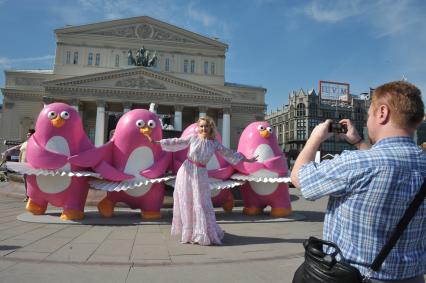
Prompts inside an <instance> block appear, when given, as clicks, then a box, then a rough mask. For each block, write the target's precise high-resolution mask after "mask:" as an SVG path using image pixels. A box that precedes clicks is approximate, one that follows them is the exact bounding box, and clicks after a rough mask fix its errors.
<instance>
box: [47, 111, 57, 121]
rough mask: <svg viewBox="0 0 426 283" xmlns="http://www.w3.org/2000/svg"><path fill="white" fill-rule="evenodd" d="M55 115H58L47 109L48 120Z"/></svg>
mask: <svg viewBox="0 0 426 283" xmlns="http://www.w3.org/2000/svg"><path fill="white" fill-rule="evenodd" d="M56 116H58V115H57V114H56V112H55V111H49V113H47V118H49V119H50V120H53V119H55V118H56Z"/></svg>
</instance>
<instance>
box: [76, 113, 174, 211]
mask: <svg viewBox="0 0 426 283" xmlns="http://www.w3.org/2000/svg"><path fill="white" fill-rule="evenodd" d="M147 136H150V138H151V139H152V140H160V139H161V138H162V129H161V124H160V120H159V119H158V117H157V115H156V114H154V113H152V112H150V111H148V110H145V109H134V110H131V111H129V112H127V113H125V114H124V115H123V116H122V117H121V118H120V120H119V121H118V123H117V127H116V128H115V131H114V136H113V137H112V139H111V140H110V142H108V143H107V144H105V145H103V146H101V147H99V148H96V149H94V150H90V151H88V152H83V153H81V154H79V155H76V156H73V157H71V158H70V162H71V163H75V164H79V165H80V166H85V167H92V168H93V169H94V170H95V171H96V172H98V173H100V174H101V176H102V177H103V178H105V179H106V180H109V181H113V182H122V181H134V183H137V182H138V181H146V180H148V182H145V183H144V184H142V185H140V186H134V187H133V188H130V189H128V190H121V191H111V192H108V193H107V196H106V197H105V198H104V199H103V200H102V201H100V202H99V204H98V210H99V213H100V214H101V215H102V216H103V217H107V218H108V217H112V215H113V213H114V207H115V205H116V203H117V202H123V203H126V204H127V205H128V206H129V207H130V208H132V209H136V208H139V209H140V210H141V216H142V218H143V219H158V218H160V217H161V213H160V209H161V207H162V205H163V200H164V184H162V183H152V182H149V179H153V178H157V177H160V176H162V175H163V174H164V173H165V171H166V169H167V167H168V166H169V164H170V161H171V155H170V153H166V152H164V151H162V149H161V146H160V145H159V144H154V143H151V142H150V141H149V139H148V138H147ZM115 184H117V183H115ZM118 184H119V183H118ZM112 185H114V183H112Z"/></svg>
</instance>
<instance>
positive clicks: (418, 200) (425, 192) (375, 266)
mask: <svg viewBox="0 0 426 283" xmlns="http://www.w3.org/2000/svg"><path fill="white" fill-rule="evenodd" d="M425 196H426V180H425V181H424V182H423V185H422V187H421V189H420V191H419V192H418V193H417V195H416V197H415V198H414V199H413V201H411V203H410V206H409V207H408V208H407V210H406V211H405V213H404V216H402V218H401V220H400V221H399V223H398V225H396V227H395V229H394V231H393V233H392V236H391V237H390V239H389V240H388V242H387V243H386V244H385V245H384V247H383V248H382V249H381V250H380V252H379V254H378V255H377V257H376V258H375V259H374V261H373V263H372V264H371V267H370V269H372V270H374V271H378V270H379V269H380V266H381V265H382V263H383V262H384V261H385V259H386V257H387V256H388V255H389V253H390V251H391V250H392V249H393V247H394V246H395V244H396V242H397V241H398V239H399V238H400V237H401V235H402V233H403V232H404V230H405V228H407V226H408V223H410V221H411V219H412V218H413V216H414V214H416V212H417V210H418V208H419V207H420V205H421V204H422V203H423V201H424V199H425Z"/></svg>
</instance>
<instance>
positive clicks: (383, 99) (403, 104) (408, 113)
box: [372, 81, 424, 128]
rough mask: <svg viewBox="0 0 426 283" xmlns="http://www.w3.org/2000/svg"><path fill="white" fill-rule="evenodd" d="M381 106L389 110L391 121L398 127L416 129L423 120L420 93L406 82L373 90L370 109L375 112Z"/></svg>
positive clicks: (389, 84) (390, 84)
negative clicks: (383, 105) (385, 106)
mask: <svg viewBox="0 0 426 283" xmlns="http://www.w3.org/2000/svg"><path fill="white" fill-rule="evenodd" d="M381 104H386V105H387V106H388V107H389V109H390V115H391V120H392V121H393V122H394V123H395V124H397V125H398V126H400V127H407V126H408V127H412V128H415V127H417V126H418V125H419V124H420V123H421V122H422V121H423V118H424V105H423V101H422V93H421V91H420V90H419V89H418V88H417V87H416V86H415V85H413V84H410V83H409V82H406V81H395V82H390V83H386V84H384V85H381V86H379V87H378V88H376V89H375V90H374V94H373V97H372V107H373V110H374V111H376V110H377V107H379V106H380V105H381Z"/></svg>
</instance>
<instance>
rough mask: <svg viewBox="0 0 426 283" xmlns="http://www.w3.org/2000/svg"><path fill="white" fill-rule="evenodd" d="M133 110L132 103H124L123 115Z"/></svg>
mask: <svg viewBox="0 0 426 283" xmlns="http://www.w3.org/2000/svg"><path fill="white" fill-rule="evenodd" d="M131 108H132V103H131V102H124V103H123V114H124V113H126V112H129V111H130V109H131Z"/></svg>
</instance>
